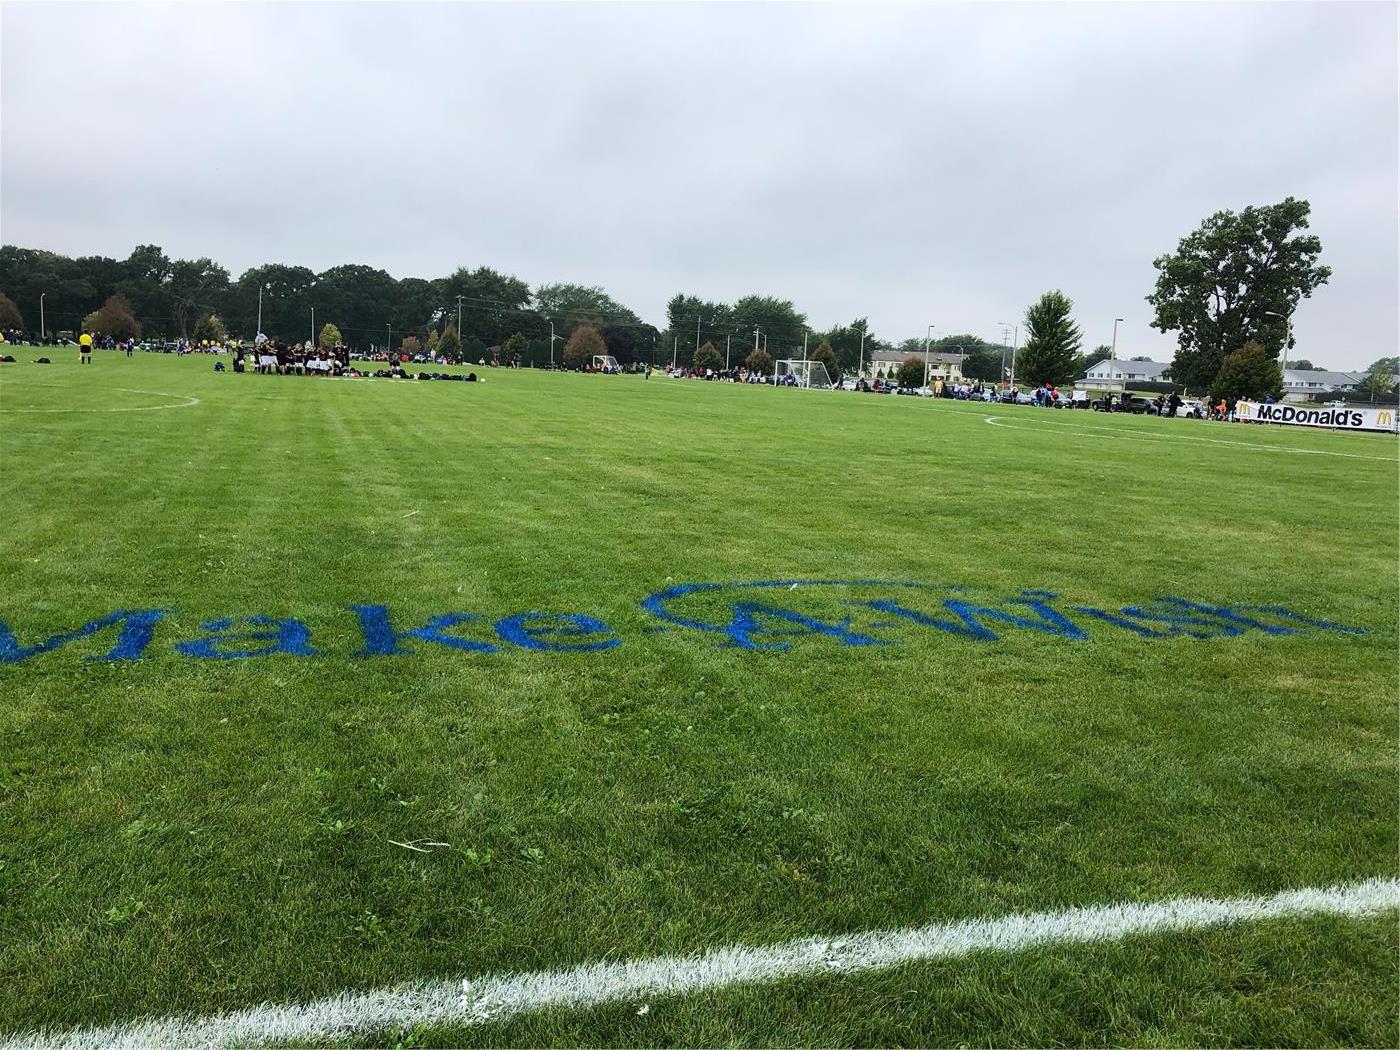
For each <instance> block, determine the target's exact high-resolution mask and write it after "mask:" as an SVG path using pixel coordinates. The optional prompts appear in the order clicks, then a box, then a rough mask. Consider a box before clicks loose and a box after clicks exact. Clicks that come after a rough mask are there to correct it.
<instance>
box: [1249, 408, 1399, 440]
mask: <svg viewBox="0 0 1400 1050" xmlns="http://www.w3.org/2000/svg"><path fill="white" fill-rule="evenodd" d="M1235 418H1236V419H1239V420H1243V421H1244V422H1247V423H1289V424H1292V425H1293V426H1301V427H1331V428H1332V429H1334V430H1384V431H1388V432H1390V433H1392V434H1397V433H1400V425H1397V419H1398V418H1400V412H1397V411H1396V409H1394V408H1392V407H1386V408H1309V407H1307V406H1304V405H1265V404H1261V403H1260V402H1258V401H1241V402H1239V403H1238V404H1236V405H1235Z"/></svg>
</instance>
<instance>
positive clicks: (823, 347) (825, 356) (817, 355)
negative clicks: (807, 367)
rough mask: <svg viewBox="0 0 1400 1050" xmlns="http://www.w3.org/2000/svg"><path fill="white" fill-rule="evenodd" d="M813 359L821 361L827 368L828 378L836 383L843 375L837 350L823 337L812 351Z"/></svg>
mask: <svg viewBox="0 0 1400 1050" xmlns="http://www.w3.org/2000/svg"><path fill="white" fill-rule="evenodd" d="M812 360H813V361H820V362H821V364H822V366H823V367H824V368H825V369H826V374H827V376H828V378H830V380H831V381H832V382H833V383H834V382H836V380H837V379H838V378H839V377H840V375H841V365H840V364H839V363H838V362H837V360H836V351H835V350H833V349H832V348H831V344H830V343H828V342H827V341H826V340H825V339H823V340H822V341H821V342H820V343H818V344H817V348H816V349H815V350H813V351H812Z"/></svg>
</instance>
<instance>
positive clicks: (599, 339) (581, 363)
mask: <svg viewBox="0 0 1400 1050" xmlns="http://www.w3.org/2000/svg"><path fill="white" fill-rule="evenodd" d="M607 352H608V344H607V343H605V342H603V336H602V334H601V333H600V332H599V331H598V329H596V328H594V327H593V326H592V325H591V324H581V325H579V326H578V327H577V328H575V329H574V333H573V335H571V336H569V341H568V343H567V344H566V345H565V347H564V364H566V365H568V366H569V367H570V368H586V367H588V365H590V364H592V363H593V358H594V357H595V356H597V355H600V354H606V353H607Z"/></svg>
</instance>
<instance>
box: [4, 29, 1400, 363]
mask: <svg viewBox="0 0 1400 1050" xmlns="http://www.w3.org/2000/svg"><path fill="white" fill-rule="evenodd" d="M1396 12H1397V8H1396V6H1395V5H1393V4H1390V3H1362V4H1343V3H1319V4H1309V3H1292V4H1270V3H1248V4H1238V5H1236V4H1161V5H1157V4H1153V5H1148V4H1128V3H1124V4H1108V3H1103V4H1085V5H1060V4H1035V5H1020V4H1006V5H994V4H986V5H982V4H979V5H961V4H931V5H877V4H861V5H854V4H853V5H842V4H822V5H798V4H783V5H741V4H713V5H684V6H683V5H674V4H629V5H622V4H615V5H601V4H600V5H585V4H569V5H554V4H543V3H541V4H514V5H509V6H507V5H484V4H482V5H477V4H438V5H421V6H420V5H409V4H392V5H390V4H354V5H350V4H345V5H341V4H313V5H294V4H246V5H215V4H189V5H176V4H171V5H161V6H143V5H123V4H116V3H113V4H102V5H97V6H89V5H85V4H42V3H19V4H17V3H6V4H4V6H3V14H2V15H0V40H2V41H3V42H2V43H0V151H2V152H0V180H2V181H0V233H3V239H4V242H5V243H10V244H20V245H24V246H27V247H39V248H47V249H51V250H54V251H59V252H64V253H67V254H73V255H78V254H105V255H112V256H116V257H119V258H124V257H125V256H126V255H127V254H128V253H129V252H130V250H131V248H132V247H133V246H134V245H136V244H140V243H150V242H154V243H157V244H160V245H162V246H163V247H164V248H165V249H166V251H167V252H168V253H169V254H171V255H172V256H199V255H209V256H212V257H213V258H214V259H216V260H218V261H219V262H221V263H223V264H224V265H225V266H227V267H228V268H229V269H230V270H231V271H232V272H233V273H234V274H235V275H237V274H238V273H240V272H241V271H242V270H243V269H245V268H247V267H249V266H252V265H256V264H258V263H262V262H286V263H294V264H301V265H305V266H309V267H312V268H313V269H317V270H320V269H324V268H326V267H328V266H332V265H336V264H339V263H345V262H357V263H367V264H370V265H374V266H379V267H383V268H385V269H387V270H388V271H390V272H391V273H393V274H394V275H395V276H400V277H402V276H423V277H434V276H440V275H443V274H446V273H448V272H450V271H451V270H452V269H454V268H456V267H457V266H461V265H466V266H472V267H475V266H478V265H483V264H484V265H488V266H493V267H496V268H498V269H502V270H505V271H508V272H510V273H514V274H516V275H517V276H519V277H521V278H523V279H524V280H526V281H528V282H529V283H530V284H531V285H532V286H534V285H538V284H541V283H544V282H547V281H576V282H581V283H585V284H598V285H602V286H603V287H605V288H606V289H607V290H608V291H609V292H611V293H612V294H613V295H614V296H615V297H616V298H618V299H620V300H621V301H622V302H624V303H626V304H628V305H629V306H631V307H632V308H633V309H635V310H637V311H638V312H639V313H640V314H641V315H642V316H643V317H644V318H645V319H646V320H649V321H652V322H654V323H657V324H659V325H663V326H664V323H665V303H666V300H667V299H668V298H669V297H670V296H671V295H672V294H674V293H675V292H677V291H685V292H687V293H692V294H698V295H701V296H703V297H705V298H710V299H723V300H732V299H734V298H736V297H738V296H740V295H744V294H747V293H750V292H757V293H763V294H773V295H778V296H782V297H784V298H790V299H792V300H793V301H794V302H795V303H796V304H797V306H798V308H799V309H801V310H803V311H805V312H806V313H807V314H808V316H809V318H810V320H811V321H812V323H813V324H814V325H816V326H823V327H824V326H826V325H829V324H831V323H833V322H839V321H849V320H851V319H852V318H855V317H859V316H863V315H865V316H869V317H870V319H871V324H872V327H873V329H874V331H875V332H876V334H878V335H879V336H881V337H882V338H888V339H898V338H902V337H905V336H914V335H918V336H922V334H923V332H924V329H925V326H926V325H928V324H934V325H936V326H937V327H936V329H935V335H937V334H942V333H950V332H961V331H971V332H974V333H976V334H979V335H981V336H983V337H985V338H993V337H996V336H997V335H998V332H999V328H998V324H997V323H998V322H1000V321H1003V320H1005V321H1016V320H1019V318H1020V317H1021V315H1022V314H1023V312H1024V310H1025V307H1026V305H1027V304H1028V303H1029V302H1030V301H1031V300H1032V299H1033V298H1035V297H1036V296H1037V295H1039V294H1040V293H1041V292H1043V291H1045V290H1047V289H1050V288H1061V289H1063V290H1064V291H1065V292H1066V293H1067V294H1068V295H1069V296H1070V297H1071V298H1073V299H1074V301H1075V307H1076V317H1077V320H1078V321H1079V322H1080V324H1081V325H1082V327H1083V329H1084V333H1085V344H1086V346H1093V345H1094V344H1097V343H1101V342H1104V343H1106V342H1108V341H1109V339H1110V336H1111V333H1112V329H1113V319H1114V317H1123V318H1125V321H1124V324H1123V325H1122V326H1120V329H1119V335H1118V345H1119V351H1120V353H1119V356H1129V355H1131V354H1152V355H1153V356H1155V357H1157V358H1158V359H1162V360H1165V359H1167V358H1168V357H1169V355H1170V353H1171V350H1172V347H1173V346H1174V342H1175V341H1174V337H1172V336H1170V335H1165V336H1164V335H1161V334H1159V333H1157V332H1156V331H1155V330H1153V329H1152V328H1151V327H1150V326H1149V321H1150V317H1151V314H1150V309H1149V307H1148V306H1147V304H1146V303H1145V302H1144V301H1143V297H1144V296H1145V295H1146V294H1148V292H1150V291H1151V289H1152V285H1153V279H1154V271H1153V270H1152V259H1153V258H1154V257H1155V256H1156V255H1158V254H1160V253H1162V252H1165V251H1169V250H1171V249H1173V248H1174V247H1175V245H1176V243H1177V241H1178V239H1179V238H1181V237H1182V236H1184V235H1185V234H1187V233H1188V232H1189V231H1190V230H1192V229H1193V228H1194V227H1195V226H1196V225H1197V224H1198V223H1199V222H1200V221H1201V220H1202V219H1203V218H1205V216H1206V215H1208V214H1209V213H1211V212H1212V211H1215V210H1217V209H1220V208H1230V209H1239V208H1242V207H1244V206H1246V205H1249V204H1266V203H1273V202H1276V201H1278V200H1281V199H1282V198H1284V197H1285V196H1287V195H1289V194H1292V195H1295V196H1299V197H1305V198H1307V199H1309V200H1310V201H1311V202H1312V205H1313V230H1314V232H1316V233H1317V234H1318V235H1320V236H1321V238H1322V242H1323V246H1324V251H1323V261H1324V262H1326V263H1328V264H1329V265H1331V266H1332V267H1333V269H1334V271H1335V274H1334V276H1333V278H1332V282H1331V284H1330V285H1328V286H1326V287H1324V288H1322V289H1320V290H1319V291H1318V292H1317V293H1316V294H1315V295H1314V297H1313V298H1312V299H1311V300H1307V301H1304V303H1303V304H1302V305H1301V307H1300V309H1299V311H1298V313H1297V316H1296V319H1295V322H1296V332H1297V336H1298V340H1299V347H1298V349H1297V351H1295V356H1303V357H1308V358H1311V359H1312V360H1314V361H1315V362H1318V363H1319V364H1323V365H1327V366H1330V367H1333V368H1355V367H1360V366H1364V365H1366V364H1368V363H1369V362H1371V361H1372V360H1374V359H1375V358H1377V357H1379V356H1382V355H1383V354H1393V353H1395V352H1396V344H1397V338H1398V337H1400V321H1398V319H1397V285H1398V284H1400V269H1398V268H1397V254H1400V251H1398V249H1397V241H1398V239H1400V234H1397V222H1398V221H1400V218H1398V217H1397V191H1398V187H1397V169H1396V162H1397V153H1400V144H1398V143H1397V121H1398V120H1400V117H1398V116H1397V61H1396V47H1397V18H1396Z"/></svg>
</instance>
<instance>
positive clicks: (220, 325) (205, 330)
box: [194, 311, 228, 344]
mask: <svg viewBox="0 0 1400 1050" xmlns="http://www.w3.org/2000/svg"><path fill="white" fill-rule="evenodd" d="M194 337H195V338H196V339H198V340H199V341H200V342H210V343H220V344H222V343H223V341H224V340H225V339H227V338H228V329H227V328H226V327H225V326H224V322H223V320H222V319H221V318H220V317H219V315H218V314H216V313H214V312H213V311H210V312H209V313H207V314H205V315H204V316H203V317H201V318H200V319H199V320H198V321H196V322H195V323H194Z"/></svg>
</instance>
